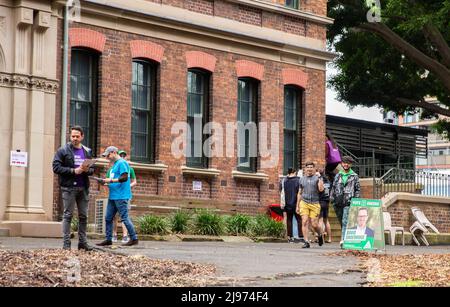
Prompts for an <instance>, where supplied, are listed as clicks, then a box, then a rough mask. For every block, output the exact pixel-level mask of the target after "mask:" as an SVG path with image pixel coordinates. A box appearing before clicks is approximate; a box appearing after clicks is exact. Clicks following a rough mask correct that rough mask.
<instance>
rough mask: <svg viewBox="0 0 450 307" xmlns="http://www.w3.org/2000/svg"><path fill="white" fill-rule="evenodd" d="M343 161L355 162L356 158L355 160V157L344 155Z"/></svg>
mask: <svg viewBox="0 0 450 307" xmlns="http://www.w3.org/2000/svg"><path fill="white" fill-rule="evenodd" d="M342 162H344V163H355V160H353V158H352V157H350V156H343V157H342Z"/></svg>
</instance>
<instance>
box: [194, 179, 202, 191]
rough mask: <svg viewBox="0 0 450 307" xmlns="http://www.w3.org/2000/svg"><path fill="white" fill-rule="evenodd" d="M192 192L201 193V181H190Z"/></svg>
mask: <svg viewBox="0 0 450 307" xmlns="http://www.w3.org/2000/svg"><path fill="white" fill-rule="evenodd" d="M192 190H194V191H201V190H202V182H201V181H192Z"/></svg>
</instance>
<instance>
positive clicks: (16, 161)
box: [10, 151, 28, 167]
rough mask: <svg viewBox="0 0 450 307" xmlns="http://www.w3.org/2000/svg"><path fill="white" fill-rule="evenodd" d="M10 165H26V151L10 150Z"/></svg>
mask: <svg viewBox="0 0 450 307" xmlns="http://www.w3.org/2000/svg"><path fill="white" fill-rule="evenodd" d="M10 165H11V166H19V167H28V153H27V152H23V151H11V155H10Z"/></svg>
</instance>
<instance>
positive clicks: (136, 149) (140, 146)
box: [131, 61, 155, 162]
mask: <svg viewBox="0 0 450 307" xmlns="http://www.w3.org/2000/svg"><path fill="white" fill-rule="evenodd" d="M154 74H155V73H154V68H153V66H152V65H151V64H150V63H147V62H144V61H134V62H133V72H132V75H133V80H132V86H131V91H132V111H131V134H132V135H131V156H132V158H133V159H137V160H141V161H144V162H150V161H151V160H152V158H153V157H152V154H151V153H152V151H153V149H152V144H151V132H152V131H153V129H154V119H153V118H154V116H153V115H152V105H153V102H154V101H153V100H154V98H153V95H154V89H153V88H152V87H153V86H154V83H153V82H152V80H153V78H154Z"/></svg>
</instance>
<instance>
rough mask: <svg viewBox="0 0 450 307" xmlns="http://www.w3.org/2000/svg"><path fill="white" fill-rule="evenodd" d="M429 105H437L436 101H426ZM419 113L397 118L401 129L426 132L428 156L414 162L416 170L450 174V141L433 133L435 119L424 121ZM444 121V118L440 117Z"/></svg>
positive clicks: (431, 99)
mask: <svg viewBox="0 0 450 307" xmlns="http://www.w3.org/2000/svg"><path fill="white" fill-rule="evenodd" d="M428 102H430V103H439V102H438V101H437V100H436V99H433V98H430V99H428ZM420 115H421V113H420V112H419V113H415V114H404V115H402V116H399V120H398V121H399V125H400V126H403V127H415V128H421V129H425V130H427V131H428V155H427V157H426V158H419V159H417V160H416V168H417V169H420V170H425V171H433V172H439V173H442V174H450V141H449V140H447V139H445V138H443V137H442V136H441V135H439V134H438V133H436V132H433V128H432V126H433V124H435V123H437V121H438V120H437V119H432V120H424V119H421V117H420ZM440 117H441V118H443V119H444V117H442V116H440Z"/></svg>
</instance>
